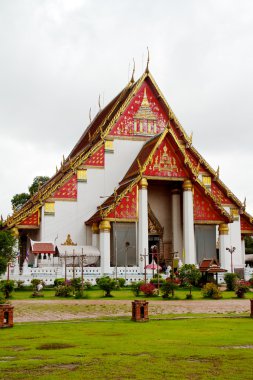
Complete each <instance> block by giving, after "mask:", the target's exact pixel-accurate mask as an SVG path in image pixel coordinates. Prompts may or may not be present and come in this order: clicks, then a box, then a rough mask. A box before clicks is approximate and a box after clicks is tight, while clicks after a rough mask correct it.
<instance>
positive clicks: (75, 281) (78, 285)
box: [70, 277, 82, 291]
mask: <svg viewBox="0 0 253 380" xmlns="http://www.w3.org/2000/svg"><path fill="white" fill-rule="evenodd" d="M70 284H71V286H72V288H73V290H74V291H80V290H81V289H82V279H81V277H77V278H72V279H71V280H70Z"/></svg>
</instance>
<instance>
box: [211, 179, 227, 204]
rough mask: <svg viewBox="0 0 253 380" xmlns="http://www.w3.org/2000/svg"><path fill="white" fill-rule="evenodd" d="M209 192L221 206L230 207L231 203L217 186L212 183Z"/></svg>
mask: <svg viewBox="0 0 253 380" xmlns="http://www.w3.org/2000/svg"><path fill="white" fill-rule="evenodd" d="M211 190H212V193H213V195H214V196H215V197H216V198H217V199H218V200H219V201H220V202H221V204H223V205H231V204H232V201H231V200H230V199H229V198H228V197H227V196H226V195H225V194H224V192H222V191H221V190H220V188H219V187H218V186H217V184H216V183H215V182H214V181H212V185H211Z"/></svg>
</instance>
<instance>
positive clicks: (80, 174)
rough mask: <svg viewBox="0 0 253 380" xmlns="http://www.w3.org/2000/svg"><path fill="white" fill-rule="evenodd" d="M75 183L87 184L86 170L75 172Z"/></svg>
mask: <svg viewBox="0 0 253 380" xmlns="http://www.w3.org/2000/svg"><path fill="white" fill-rule="evenodd" d="M77 181H78V182H87V170H86V169H78V170H77Z"/></svg>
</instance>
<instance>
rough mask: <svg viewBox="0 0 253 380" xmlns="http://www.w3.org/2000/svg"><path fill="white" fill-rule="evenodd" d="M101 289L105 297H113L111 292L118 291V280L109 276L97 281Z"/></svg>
mask: <svg viewBox="0 0 253 380" xmlns="http://www.w3.org/2000/svg"><path fill="white" fill-rule="evenodd" d="M96 282H97V284H98V286H99V288H100V289H102V290H104V292H105V297H112V295H111V291H112V290H114V289H116V287H117V280H115V279H114V278H110V277H109V276H104V277H101V278H98V279H97V280H96Z"/></svg>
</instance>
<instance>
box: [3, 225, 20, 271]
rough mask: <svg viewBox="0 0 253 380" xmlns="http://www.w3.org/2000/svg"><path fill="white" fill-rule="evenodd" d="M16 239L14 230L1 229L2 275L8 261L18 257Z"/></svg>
mask: <svg viewBox="0 0 253 380" xmlns="http://www.w3.org/2000/svg"><path fill="white" fill-rule="evenodd" d="M16 241H17V239H16V237H15V236H14V234H13V232H12V231H4V230H2V231H0V275H1V274H3V273H5V271H6V268H7V265H8V263H9V262H10V261H12V260H14V259H15V257H16V252H15V245H16Z"/></svg>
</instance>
